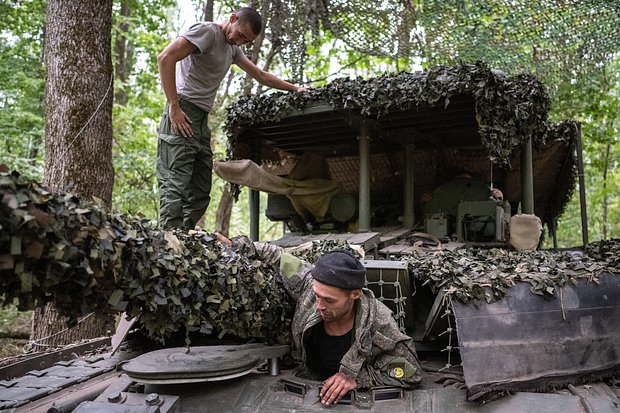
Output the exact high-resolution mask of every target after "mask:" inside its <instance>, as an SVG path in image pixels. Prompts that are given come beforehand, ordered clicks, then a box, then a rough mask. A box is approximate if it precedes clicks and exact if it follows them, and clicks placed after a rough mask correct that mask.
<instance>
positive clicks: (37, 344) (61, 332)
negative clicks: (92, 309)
mask: <svg viewBox="0 0 620 413" xmlns="http://www.w3.org/2000/svg"><path fill="white" fill-rule="evenodd" d="M93 314H94V313H90V314H87V315H85V316H84V317H82V318H81V319H80V320H78V322H77V324H76V325H74V326H73V327H67V328H65V329H64V330H61V331H59V332H57V333H54V334H52V335H49V336H47V337H42V338H39V339H37V340H30V341H29V342H28V344H26V345H27V346H31V347H32V346H36V347H51V346H50V345H49V344H39V342H41V341H45V340H49V339H50V338H53V337H56V336H59V335H61V334H63V333H65V332H67V331H69V330H71V329H72V328H75V327H77V326H79V325H80V324H81V323H82V322H84V321H85V320H87V319H88V318H90V317H91V316H92V315H93Z"/></svg>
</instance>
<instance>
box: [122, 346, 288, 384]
mask: <svg viewBox="0 0 620 413" xmlns="http://www.w3.org/2000/svg"><path fill="white" fill-rule="evenodd" d="M288 350H289V349H288V346H286V345H275V346H267V345H264V344H258V343H254V344H244V345H239V346H235V345H232V346H199V347H190V351H189V353H188V352H187V348H186V347H175V348H167V349H162V350H156V351H151V352H149V353H145V354H142V355H140V356H138V357H136V358H135V359H133V360H131V361H130V362H129V363H127V364H125V365H123V370H124V371H125V373H127V375H128V376H129V377H130V378H132V379H133V380H135V381H137V382H140V383H155V384H172V383H195V382H202V381H216V380H227V379H231V378H235V377H239V376H242V375H245V374H248V373H250V372H251V371H252V370H253V369H254V368H255V367H256V366H257V365H258V364H259V363H260V362H261V361H264V360H267V359H270V358H276V357H281V356H283V355H284V354H286V353H287V352H288Z"/></svg>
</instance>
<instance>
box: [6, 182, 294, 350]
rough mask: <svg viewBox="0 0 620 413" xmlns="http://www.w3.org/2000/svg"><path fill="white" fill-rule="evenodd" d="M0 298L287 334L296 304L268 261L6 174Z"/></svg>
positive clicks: (166, 322)
mask: <svg viewBox="0 0 620 413" xmlns="http://www.w3.org/2000/svg"><path fill="white" fill-rule="evenodd" d="M0 200H1V201H0V251H1V253H0V305H2V306H4V305H7V304H10V303H12V302H13V300H14V299H17V300H18V301H19V304H20V306H22V307H27V308H31V307H32V305H33V304H35V303H36V305H43V304H45V303H46V302H52V303H53V304H54V307H55V308H56V309H57V310H58V312H59V313H60V314H61V315H64V316H68V317H69V318H70V320H72V321H73V322H75V321H76V319H77V317H79V316H81V315H85V314H88V313H90V312H93V311H94V312H97V313H105V314H110V313H112V314H115V313H117V312H119V311H125V312H126V313H127V314H128V315H130V316H138V315H140V320H141V323H142V325H143V326H144V328H145V329H146V330H147V332H148V333H149V334H150V335H151V336H152V337H154V338H159V339H163V338H165V337H167V336H169V335H170V334H171V333H173V332H176V331H196V330H200V331H201V332H202V333H205V334H211V333H214V334H216V335H219V336H220V337H221V336H222V335H224V334H233V335H235V336H237V337H242V338H248V337H253V338H260V339H264V340H266V341H268V342H276V341H285V339H286V337H288V334H289V330H290V320H291V314H292V303H291V302H290V299H289V297H288V295H287V293H286V292H285V290H284V288H283V286H282V284H281V281H280V279H279V278H278V277H277V276H276V271H275V270H274V269H273V268H272V267H270V266H269V265H267V264H265V263H263V262H260V261H256V260H253V259H251V258H249V257H246V256H245V255H243V254H237V253H235V252H234V251H232V250H230V249H228V248H226V247H223V246H222V245H221V244H220V243H219V242H217V241H216V240H215V238H214V237H213V236H211V235H210V234H208V233H204V232H195V233H190V234H188V233H182V232H174V233H173V232H168V231H158V230H156V229H153V228H151V225H150V223H149V221H148V220H145V219H141V218H133V217H130V216H124V215H120V214H109V213H108V212H106V211H104V210H103V209H102V208H100V207H99V206H97V205H92V204H88V203H83V202H80V200H79V199H77V198H76V197H74V196H72V195H70V194H52V193H49V192H46V191H45V190H44V189H43V188H41V187H40V186H38V185H37V184H36V183H35V182H32V181H30V180H28V179H24V178H23V177H20V176H19V175H18V174H17V173H13V174H6V173H5V174H1V175H0Z"/></svg>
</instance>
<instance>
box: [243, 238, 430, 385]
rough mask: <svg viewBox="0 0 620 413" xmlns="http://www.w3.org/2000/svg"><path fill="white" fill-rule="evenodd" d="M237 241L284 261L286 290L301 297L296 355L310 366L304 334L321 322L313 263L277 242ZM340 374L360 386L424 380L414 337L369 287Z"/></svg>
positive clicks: (276, 261)
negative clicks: (406, 331)
mask: <svg viewBox="0 0 620 413" xmlns="http://www.w3.org/2000/svg"><path fill="white" fill-rule="evenodd" d="M234 243H235V245H237V247H238V248H240V249H241V250H245V251H244V252H245V253H246V254H248V255H250V256H251V255H254V254H255V255H256V256H257V258H259V259H261V260H262V261H265V262H267V263H270V264H272V265H274V266H278V265H279V267H280V273H281V275H282V279H283V281H284V284H285V286H286V288H287V291H288V292H289V293H290V295H291V296H292V297H293V299H295V300H296V308H295V314H294V316H293V323H292V337H293V351H292V355H293V357H294V358H295V359H296V360H297V361H298V362H300V363H301V366H302V367H303V368H304V369H305V361H306V357H305V356H306V352H305V349H304V346H303V337H304V334H306V332H308V330H309V328H310V327H312V326H314V325H315V324H317V323H319V322H320V321H321V316H320V314H319V312H318V311H317V309H316V306H315V298H314V293H313V291H312V276H311V275H310V270H311V269H312V265H310V264H308V263H305V262H303V261H301V260H300V259H298V258H297V257H294V256H292V255H290V254H287V253H285V252H284V251H283V250H282V249H281V248H280V247H278V246H275V245H272V244H268V243H258V242H256V243H253V242H252V241H250V240H249V239H248V238H247V237H237V238H235V239H234ZM340 372H342V373H345V374H346V375H347V376H349V377H352V378H355V379H356V381H357V385H358V387H359V388H370V387H375V386H399V387H413V386H414V385H415V384H417V383H419V382H420V381H421V372H422V368H421V366H420V362H419V361H418V357H417V355H416V351H415V347H414V345H413V342H412V340H411V338H410V337H409V336H407V335H405V334H403V333H402V332H401V331H400V330H399V329H398V325H397V324H396V321H395V320H394V317H393V315H392V311H391V310H390V309H389V308H388V307H386V306H385V305H384V304H383V303H381V302H379V301H378V300H377V299H375V296H374V294H373V292H372V291H370V290H369V289H366V288H364V289H362V296H361V297H360V299H359V302H358V305H357V310H356V316H355V323H354V341H353V343H352V344H351V348H350V349H349V351H347V353H346V354H345V355H344V356H343V358H342V360H341V362H340Z"/></svg>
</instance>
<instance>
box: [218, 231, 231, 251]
mask: <svg viewBox="0 0 620 413" xmlns="http://www.w3.org/2000/svg"><path fill="white" fill-rule="evenodd" d="M215 237H216V238H217V240H218V241H219V243H220V244H222V245H226V246H227V247H228V248H230V247H232V245H233V243H232V241H231V240H230V238H227V237H226V236H224V235H222V234H220V233H219V232H217V231H216V232H215Z"/></svg>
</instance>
